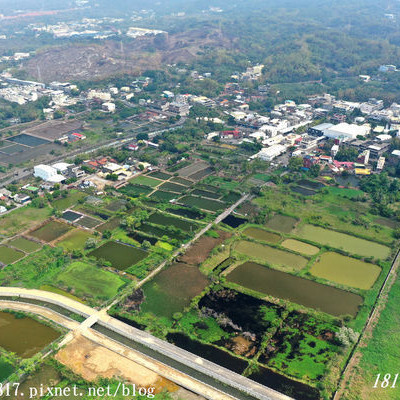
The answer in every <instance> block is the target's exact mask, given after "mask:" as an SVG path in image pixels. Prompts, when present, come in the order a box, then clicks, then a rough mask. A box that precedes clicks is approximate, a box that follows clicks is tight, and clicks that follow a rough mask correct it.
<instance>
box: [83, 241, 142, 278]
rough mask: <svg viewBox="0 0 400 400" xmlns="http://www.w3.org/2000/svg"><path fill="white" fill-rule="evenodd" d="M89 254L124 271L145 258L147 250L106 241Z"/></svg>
mask: <svg viewBox="0 0 400 400" xmlns="http://www.w3.org/2000/svg"><path fill="white" fill-rule="evenodd" d="M89 256H94V257H96V258H97V259H104V260H106V261H108V262H110V263H111V265H112V266H113V267H114V268H117V269H119V270H121V271H124V270H126V269H128V268H129V267H130V266H132V265H134V264H136V263H138V262H139V261H141V260H143V259H144V258H146V257H147V252H146V251H144V250H142V249H138V248H137V247H133V246H129V245H126V244H123V243H118V242H107V243H105V244H103V245H102V246H100V247H99V248H97V249H96V250H93V251H92V252H90V253H89Z"/></svg>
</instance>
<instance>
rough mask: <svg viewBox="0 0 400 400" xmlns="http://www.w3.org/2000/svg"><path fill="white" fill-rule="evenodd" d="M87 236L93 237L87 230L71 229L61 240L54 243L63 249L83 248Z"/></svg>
mask: <svg viewBox="0 0 400 400" xmlns="http://www.w3.org/2000/svg"><path fill="white" fill-rule="evenodd" d="M89 238H93V235H91V234H90V233H89V232H85V231H81V230H80V229H73V230H72V231H70V232H68V233H67V234H66V235H65V236H64V237H63V239H62V240H61V241H59V242H57V243H56V245H57V246H60V247H62V248H63V249H64V250H65V251H72V250H83V249H84V248H85V243H86V241H87V240H88V239H89Z"/></svg>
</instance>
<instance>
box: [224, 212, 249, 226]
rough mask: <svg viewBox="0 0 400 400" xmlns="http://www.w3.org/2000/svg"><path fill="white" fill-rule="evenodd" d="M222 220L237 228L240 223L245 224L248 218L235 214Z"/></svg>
mask: <svg viewBox="0 0 400 400" xmlns="http://www.w3.org/2000/svg"><path fill="white" fill-rule="evenodd" d="M222 222H223V223H224V224H226V225H229V226H230V227H231V228H237V227H239V226H240V225H243V224H245V223H246V222H247V219H244V218H239V217H235V216H234V215H228V216H227V217H226V218H224V219H223V220H222Z"/></svg>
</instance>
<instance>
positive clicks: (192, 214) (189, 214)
mask: <svg viewBox="0 0 400 400" xmlns="http://www.w3.org/2000/svg"><path fill="white" fill-rule="evenodd" d="M165 211H167V212H169V213H170V214H175V215H179V216H180V217H186V218H189V219H203V218H204V217H205V214H204V213H202V212H201V211H197V210H192V209H190V208H167V209H166V210H165Z"/></svg>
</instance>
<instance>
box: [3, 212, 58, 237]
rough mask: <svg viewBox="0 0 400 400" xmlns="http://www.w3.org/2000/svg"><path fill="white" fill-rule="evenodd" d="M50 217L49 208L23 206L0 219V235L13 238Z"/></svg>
mask: <svg viewBox="0 0 400 400" xmlns="http://www.w3.org/2000/svg"><path fill="white" fill-rule="evenodd" d="M50 215H51V209H50V208H49V207H44V208H34V207H32V206H25V207H22V208H19V209H18V210H15V211H12V212H11V213H9V214H7V215H5V216H3V217H0V235H4V236H8V237H10V236H14V235H15V234H17V233H18V232H22V231H24V230H26V229H29V228H31V227H32V226H35V225H38V224H40V223H41V222H43V221H45V220H46V219H47V218H49V217H50Z"/></svg>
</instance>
